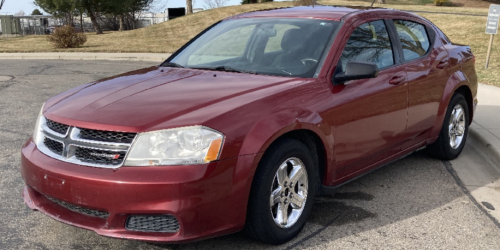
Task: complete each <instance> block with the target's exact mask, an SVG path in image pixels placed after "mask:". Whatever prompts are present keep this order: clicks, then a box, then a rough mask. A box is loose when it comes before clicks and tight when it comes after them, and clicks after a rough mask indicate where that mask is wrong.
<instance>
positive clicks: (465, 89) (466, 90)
mask: <svg viewBox="0 0 500 250" xmlns="http://www.w3.org/2000/svg"><path fill="white" fill-rule="evenodd" d="M453 93H454V94H456V93H459V94H461V95H463V96H464V97H465V100H466V101H467V105H468V110H469V121H468V122H469V125H470V124H471V123H472V119H473V116H474V98H473V97H472V91H471V89H470V87H469V86H468V85H461V86H460V87H458V88H457V89H456V90H455V92H453Z"/></svg>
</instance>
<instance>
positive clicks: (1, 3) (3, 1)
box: [0, 0, 5, 10]
mask: <svg viewBox="0 0 500 250" xmlns="http://www.w3.org/2000/svg"><path fill="white" fill-rule="evenodd" d="M3 3H5V0H0V10H1V9H2V6H3Z"/></svg>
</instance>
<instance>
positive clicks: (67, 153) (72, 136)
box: [35, 117, 137, 169]
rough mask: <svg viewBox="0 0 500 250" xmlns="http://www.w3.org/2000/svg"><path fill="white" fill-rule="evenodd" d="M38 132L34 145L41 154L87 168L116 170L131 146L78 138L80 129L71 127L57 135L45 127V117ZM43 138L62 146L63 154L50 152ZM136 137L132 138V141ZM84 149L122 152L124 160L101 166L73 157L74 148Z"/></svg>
mask: <svg viewBox="0 0 500 250" xmlns="http://www.w3.org/2000/svg"><path fill="white" fill-rule="evenodd" d="M41 119H42V120H41V124H40V128H38V129H39V130H40V133H41V136H39V141H35V144H36V146H37V148H38V150H40V152H42V153H43V154H45V155H47V156H49V157H51V158H54V159H57V160H60V161H63V162H67V163H71V164H76V165H82V166H88V167H96V168H107V169H118V168H120V167H122V166H123V164H125V159H126V156H127V155H128V153H129V151H130V148H131V146H132V144H133V142H132V143H130V144H128V143H113V142H103V141H92V140H86V139H82V138H80V137H79V134H80V131H81V129H79V128H77V127H73V126H69V128H68V131H66V135H63V134H60V133H57V132H55V131H53V130H51V129H50V128H49V127H48V126H47V119H46V118H45V117H42V118H41ZM45 138H49V139H51V140H54V141H57V142H60V143H62V144H63V153H62V155H59V154H56V153H54V152H52V151H51V150H50V149H49V148H48V147H47V146H45V144H44V143H43V141H44V139H45ZM136 138H137V135H136V137H135V138H134V141H135V139H136ZM77 147H80V148H86V149H94V150H103V151H110V152H124V153H125V158H124V159H123V161H122V163H121V164H119V165H103V164H94V163H88V162H84V161H81V160H78V159H77V158H76V155H75V151H76V148H77Z"/></svg>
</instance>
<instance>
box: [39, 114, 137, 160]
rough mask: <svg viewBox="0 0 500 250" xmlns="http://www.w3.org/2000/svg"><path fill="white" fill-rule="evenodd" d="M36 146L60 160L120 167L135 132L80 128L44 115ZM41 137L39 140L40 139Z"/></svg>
mask: <svg viewBox="0 0 500 250" xmlns="http://www.w3.org/2000/svg"><path fill="white" fill-rule="evenodd" d="M39 129H41V130H40V133H41V134H42V136H38V137H37V138H35V139H37V141H36V145H37V148H38V150H40V152H42V153H44V154H45V155H47V156H50V157H52V158H55V159H57V160H60V161H64V162H68V163H72V164H78V165H82V166H89V167H96V168H111V169H117V168H119V167H121V166H122V165H123V163H124V162H125V156H126V155H127V152H128V151H129V150H130V147H131V144H132V141H133V140H134V138H135V136H136V135H137V134H136V133H127V132H112V131H99V130H94V129H80V128H77V127H73V126H69V125H64V124H61V123H58V122H55V121H51V120H48V119H46V118H45V117H43V119H42V120H41V124H40V128H39ZM38 138H40V139H38Z"/></svg>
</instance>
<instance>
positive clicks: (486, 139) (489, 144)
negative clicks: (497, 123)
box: [468, 124, 500, 172]
mask: <svg viewBox="0 0 500 250" xmlns="http://www.w3.org/2000/svg"><path fill="white" fill-rule="evenodd" d="M478 127H479V126H478V125H477V124H474V125H473V126H471V128H470V129H469V135H470V138H469V140H468V142H470V143H471V144H472V146H474V147H476V148H477V149H479V150H481V153H483V154H484V155H485V156H486V157H487V158H488V159H489V160H491V161H493V162H494V163H495V164H493V165H494V166H497V168H496V169H497V171H498V172H500V140H498V139H497V138H496V137H495V136H494V135H492V134H491V133H490V132H489V131H488V130H485V129H482V128H480V127H479V128H478Z"/></svg>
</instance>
